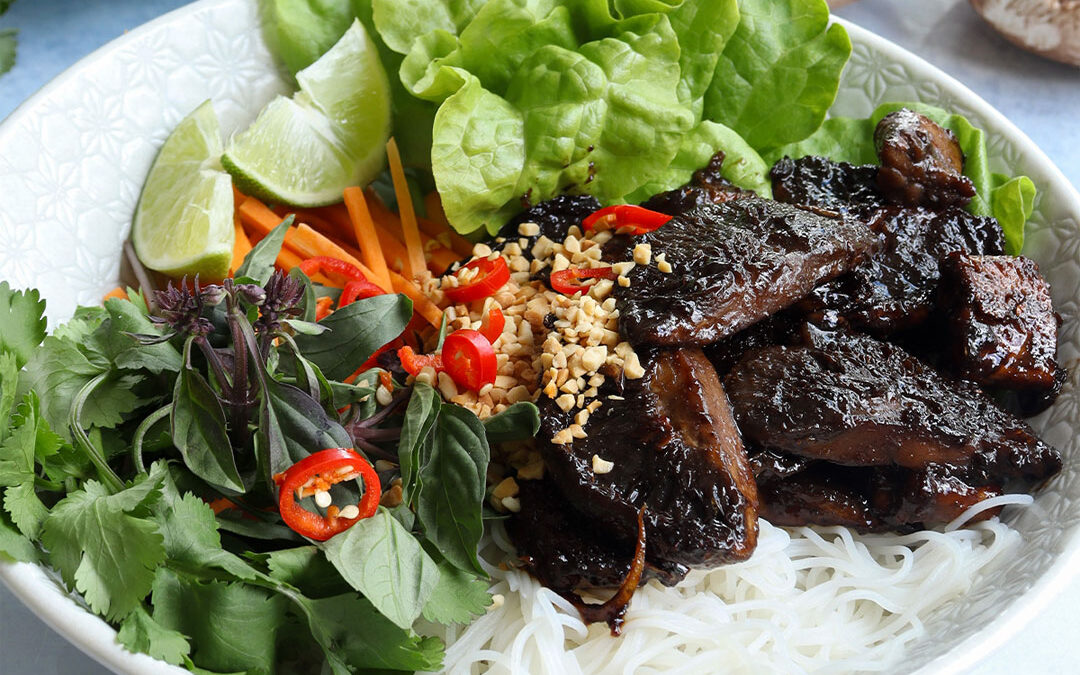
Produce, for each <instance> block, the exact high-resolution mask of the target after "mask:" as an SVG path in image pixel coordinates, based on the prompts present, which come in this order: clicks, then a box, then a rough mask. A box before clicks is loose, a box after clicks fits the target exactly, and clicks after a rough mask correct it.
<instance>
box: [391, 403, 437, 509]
mask: <svg viewBox="0 0 1080 675" xmlns="http://www.w3.org/2000/svg"><path fill="white" fill-rule="evenodd" d="M441 409H442V396H441V395H440V394H439V392H438V391H436V390H435V389H434V388H433V387H431V385H428V384H424V383H423V382H417V383H416V384H415V385H414V386H413V392H412V395H411V396H410V397H409V405H408V407H407V408H406V409H405V421H403V422H402V423H401V437H400V438H399V440H398V464H399V466H400V467H401V491H402V499H403V501H404V502H405V503H406V504H412V503H413V502H414V501H415V500H416V496H417V494H418V493H419V492H420V489H421V484H420V449H421V447H422V446H423V444H424V442H425V441H426V440H427V438H428V435H430V434H431V429H432V427H434V426H435V421H436V420H437V419H438V418H439V411H440V410H441Z"/></svg>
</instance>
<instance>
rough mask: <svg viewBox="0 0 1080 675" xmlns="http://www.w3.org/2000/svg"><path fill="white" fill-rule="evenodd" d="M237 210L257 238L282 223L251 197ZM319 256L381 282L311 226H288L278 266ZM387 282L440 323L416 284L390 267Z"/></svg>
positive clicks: (287, 267) (287, 266)
mask: <svg viewBox="0 0 1080 675" xmlns="http://www.w3.org/2000/svg"><path fill="white" fill-rule="evenodd" d="M238 211H239V213H240V218H241V219H242V220H243V222H244V224H245V225H247V226H249V227H250V228H251V230H249V234H252V233H255V232H257V233H259V236H260V237H265V236H266V235H267V234H268V233H269V232H270V230H272V229H274V228H275V227H277V225H278V224H279V223H280V222H281V218H280V217H279V216H278V215H277V214H276V213H274V212H273V211H271V210H270V209H269V208H267V206H266V205H265V204H263V203H262V202H260V201H259V200H258V199H255V198H254V197H247V198H246V199H245V200H244V201H243V203H241V204H240V206H239V208H238ZM320 255H326V256H330V257H331V258H337V259H338V260H344V261H345V262H348V263H352V264H353V265H356V267H357V268H358V269H359V270H360V271H361V272H363V273H364V276H366V277H367V278H368V279H370V280H371V282H372V283H374V284H375V285H376V286H379V285H380V284H379V280H378V277H376V276H375V273H374V272H372V271H371V270H370V269H369V268H368V267H367V265H365V264H363V263H362V262H360V261H359V260H358V259H357V256H354V255H352V254H351V253H349V252H348V251H346V250H345V249H344V248H342V247H341V246H340V245H338V244H336V243H334V242H333V241H331V240H330V239H329V238H328V237H326V236H325V235H322V234H319V233H318V232H316V231H315V230H313V229H311V227H310V226H308V225H303V224H301V225H300V226H298V227H293V228H290V229H289V230H288V231H287V232H286V233H285V246H283V247H282V249H281V255H279V256H278V259H277V265H278V266H279V267H281V268H282V269H283V270H285V271H288V270H290V269H292V268H293V267H295V266H297V265H299V264H300V261H301V259H303V258H313V257H315V256H320ZM390 282H391V284H392V288H383V290H384V291H386V292H387V293H401V294H403V295H405V296H407V297H408V298H409V299H410V300H412V301H413V310H414V311H415V312H416V313H417V314H419V315H420V316H422V317H424V318H425V319H427V321H428V322H429V323H430V324H431V325H433V326H435V327H438V326H441V325H442V310H441V309H439V307H438V305H436V304H435V303H433V302H432V301H431V300H430V299H428V297H427V296H426V295H424V292H423V291H422V290H420V287H419V286H417V285H416V284H415V283H413V282H412V281H410V280H409V279H406V278H405V277H403V276H402V275H400V274H397V273H396V272H394V271H393V270H390ZM380 288H382V286H380Z"/></svg>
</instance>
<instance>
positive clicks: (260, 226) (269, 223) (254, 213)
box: [236, 197, 284, 239]
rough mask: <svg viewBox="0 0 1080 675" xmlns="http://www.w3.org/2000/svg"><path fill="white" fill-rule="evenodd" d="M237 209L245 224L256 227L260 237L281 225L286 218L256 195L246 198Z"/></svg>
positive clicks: (255, 230) (255, 229)
mask: <svg viewBox="0 0 1080 675" xmlns="http://www.w3.org/2000/svg"><path fill="white" fill-rule="evenodd" d="M236 210H237V212H238V213H239V214H240V219H241V220H242V221H243V222H244V224H245V225H247V226H248V227H251V228H253V229H254V232H255V233H257V234H258V237H259V239H262V238H263V237H265V236H266V235H268V234H270V230H272V229H274V228H275V227H277V226H278V225H280V224H281V221H282V220H284V218H282V217H281V216H279V215H278V214H276V213H274V212H273V211H272V210H271V209H270V207H268V206H267V205H266V204H263V203H262V202H261V201H259V200H258V199H256V198H254V197H247V198H246V199H244V201H242V202H241V203H240V206H238V207H237V209H236Z"/></svg>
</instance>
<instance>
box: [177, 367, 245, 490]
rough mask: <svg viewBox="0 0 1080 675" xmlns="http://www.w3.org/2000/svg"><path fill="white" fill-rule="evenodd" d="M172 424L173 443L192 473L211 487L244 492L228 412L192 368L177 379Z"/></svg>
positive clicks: (212, 390) (186, 369) (207, 384)
mask: <svg viewBox="0 0 1080 675" xmlns="http://www.w3.org/2000/svg"><path fill="white" fill-rule="evenodd" d="M170 424H171V425H172V433H171V435H172V440H173V443H174V444H175V445H176V448H177V449H178V450H179V451H180V454H181V456H183V458H184V464H186V465H187V467H188V468H189V469H191V472H192V473H194V474H195V475H196V476H198V477H199V478H202V479H203V480H205V481H206V482H207V483H210V484H211V485H215V486H217V487H220V488H225V489H227V490H232V491H234V492H244V482H243V480H241V478H240V472H239V471H238V470H237V468H236V458H235V457H234V456H233V448H232V442H231V441H230V440H229V434H228V432H227V431H226V428H225V410H224V409H223V408H222V406H221V402H220V401H219V400H218V397H217V393H216V392H215V391H214V389H213V388H212V387H211V386H210V383H209V382H207V381H206V378H204V377H203V376H202V375H201V374H199V373H198V372H197V371H195V370H193V369H191V368H184V369H183V370H182V371H180V376H179V377H177V378H176V385H175V386H174V388H173V405H172V412H171V414H170Z"/></svg>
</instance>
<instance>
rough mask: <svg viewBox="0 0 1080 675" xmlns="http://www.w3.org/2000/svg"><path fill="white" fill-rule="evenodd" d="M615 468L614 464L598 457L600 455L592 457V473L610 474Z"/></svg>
mask: <svg viewBox="0 0 1080 675" xmlns="http://www.w3.org/2000/svg"><path fill="white" fill-rule="evenodd" d="M614 468H615V462H609V461H608V460H606V459H603V458H602V457H600V455H593V456H592V470H593V473H600V474H603V473H611V470H612V469H614Z"/></svg>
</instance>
